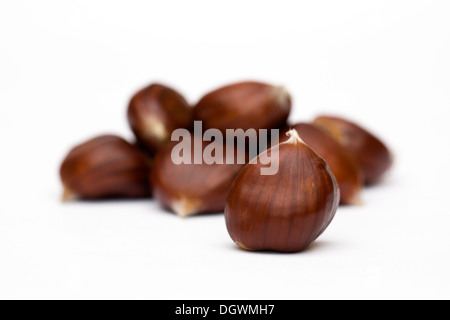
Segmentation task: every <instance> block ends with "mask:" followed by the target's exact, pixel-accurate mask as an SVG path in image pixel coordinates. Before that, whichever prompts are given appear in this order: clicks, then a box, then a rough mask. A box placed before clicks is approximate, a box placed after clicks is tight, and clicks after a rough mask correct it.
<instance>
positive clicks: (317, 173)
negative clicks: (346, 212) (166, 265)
mask: <svg viewBox="0 0 450 320" xmlns="http://www.w3.org/2000/svg"><path fill="white" fill-rule="evenodd" d="M289 135H290V136H291V138H290V139H289V140H288V141H287V142H284V143H281V144H279V145H277V146H275V147H273V148H272V149H269V150H268V151H266V152H270V153H272V152H278V153H279V171H278V173H277V174H275V175H261V170H260V169H261V166H263V165H261V164H260V161H259V158H260V157H261V156H262V155H264V153H263V154H261V155H260V156H258V158H256V159H254V160H252V161H251V162H250V163H249V164H247V165H246V166H245V167H244V168H243V169H242V171H241V172H240V173H239V175H238V176H237V178H236V180H235V182H234V184H233V186H232V187H231V190H230V193H229V195H228V199H227V205H226V208H225V218H226V224H227V228H228V232H229V234H230V236H231V238H232V239H233V240H234V241H235V242H236V243H237V244H238V245H239V246H240V247H242V248H244V249H247V250H269V251H279V252H298V251H302V250H305V249H306V248H307V247H308V246H309V245H310V244H311V243H312V242H313V241H314V240H316V239H317V238H318V237H319V236H320V235H321V234H322V233H323V232H324V231H325V229H326V228H327V227H328V226H329V224H330V223H331V221H332V220H333V218H334V216H335V213H336V210H337V207H338V205H339V187H338V184H337V182H336V179H335V177H334V175H333V173H332V172H331V170H330V169H329V167H328V165H327V164H326V162H325V161H324V160H323V159H322V158H321V157H319V156H318V155H317V154H316V153H315V152H314V151H313V150H312V149H311V148H309V147H308V146H307V145H305V144H304V143H303V141H302V140H301V139H300V137H299V136H298V133H297V131H295V130H292V131H289ZM261 163H263V162H261Z"/></svg>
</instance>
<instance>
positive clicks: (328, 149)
mask: <svg viewBox="0 0 450 320" xmlns="http://www.w3.org/2000/svg"><path fill="white" fill-rule="evenodd" d="M290 128H292V129H295V130H297V132H298V134H299V135H300V138H301V139H302V140H303V141H304V142H305V143H306V144H307V145H308V146H309V147H311V148H312V149H313V150H314V151H315V152H316V153H317V154H318V155H319V156H321V157H322V158H323V159H324V160H325V161H326V163H327V164H328V166H329V167H330V169H331V171H332V172H333V174H334V176H335V177H336V180H337V182H338V184H339V189H340V192H341V204H359V202H360V193H361V190H362V188H363V183H364V182H363V176H362V172H361V171H360V170H359V167H358V165H357V164H356V162H355V160H354V159H353V157H352V156H351V155H350V154H349V153H348V152H347V150H345V148H344V147H342V146H341V145H340V144H339V143H338V142H337V141H336V140H334V139H333V137H331V136H330V135H329V134H328V133H327V132H325V131H324V130H322V129H321V128H319V127H317V126H315V125H312V124H308V123H298V124H294V125H292V126H290ZM288 131H289V129H285V130H284V132H282V133H281V134H280V139H281V141H286V140H288V137H287V136H286V133H287V132H288Z"/></svg>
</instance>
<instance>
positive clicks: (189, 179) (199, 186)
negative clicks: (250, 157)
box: [152, 134, 244, 217]
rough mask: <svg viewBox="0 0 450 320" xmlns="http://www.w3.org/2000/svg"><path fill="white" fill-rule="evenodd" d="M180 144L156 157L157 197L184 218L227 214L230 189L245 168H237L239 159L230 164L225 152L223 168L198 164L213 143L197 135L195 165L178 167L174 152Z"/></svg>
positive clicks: (192, 140)
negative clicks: (198, 146) (226, 208)
mask: <svg viewBox="0 0 450 320" xmlns="http://www.w3.org/2000/svg"><path fill="white" fill-rule="evenodd" d="M196 143H197V144H198V145H200V146H201V147H200V148H199V152H196V151H195V146H194V145H195V144H196ZM177 144H178V142H171V143H170V144H169V145H168V146H167V147H166V148H164V149H162V150H160V151H159V152H158V154H157V156H156V159H155V163H154V166H153V170H152V185H153V193H154V197H155V198H156V199H157V200H158V202H159V203H160V204H161V205H163V206H164V207H166V208H168V209H170V210H171V211H173V212H175V213H176V214H177V215H178V216H180V217H187V216H191V215H195V214H200V213H218V212H223V211H224V208H225V202H226V198H227V195H228V192H229V190H230V186H231V184H232V183H233V181H234V179H235V177H236V175H237V174H238V173H239V171H240V170H241V169H242V168H243V166H244V165H243V164H237V163H236V161H235V159H231V160H230V161H228V163H233V164H226V163H227V158H226V152H225V151H224V153H223V164H217V163H214V164H211V165H209V164H206V163H205V162H203V163H202V164H194V157H195V154H197V155H198V157H199V158H200V159H202V153H203V151H204V150H205V148H206V147H207V146H209V145H210V142H205V141H203V140H202V138H201V137H197V136H195V135H193V134H192V135H191V150H192V152H191V164H184V163H182V164H179V165H177V164H175V163H174V162H173V161H172V151H173V150H174V148H175V147H176V145H177ZM235 154H237V151H236V150H235Z"/></svg>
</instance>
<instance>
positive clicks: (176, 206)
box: [171, 198, 198, 218]
mask: <svg viewBox="0 0 450 320" xmlns="http://www.w3.org/2000/svg"><path fill="white" fill-rule="evenodd" d="M197 208H198V202H197V201H193V200H190V199H185V198H182V199H179V200H175V201H173V202H172V205H171V209H172V210H173V212H175V213H176V215H177V216H179V217H180V218H188V217H190V216H193V215H195V214H197Z"/></svg>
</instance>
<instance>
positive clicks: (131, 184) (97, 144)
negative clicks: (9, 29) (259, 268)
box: [60, 82, 393, 252]
mask: <svg viewBox="0 0 450 320" xmlns="http://www.w3.org/2000/svg"><path fill="white" fill-rule="evenodd" d="M291 104H292V99H291V96H290V95H289V93H288V92H287V91H286V90H285V89H284V88H282V87H276V86H272V85H269V84H265V83H259V82H241V83H236V84H232V85H229V86H226V87H223V88H220V89H217V90H215V91H213V92H211V93H209V94H207V95H205V96H204V97H203V98H202V99H200V101H199V102H198V103H197V104H196V105H195V106H194V107H191V106H190V105H189V104H188V103H187V101H186V100H185V99H184V98H183V96H181V95H180V94H179V93H178V92H176V91H175V90H173V89H171V88H168V87H166V86H163V85H160V84H153V85H150V86H148V87H146V88H144V89H142V90H140V91H139V92H137V93H136V94H135V95H134V96H133V97H132V99H131V101H130V103H129V106H128V121H129V124H130V126H131V129H132V131H133V133H134V135H135V137H136V140H135V141H133V142H128V141H126V140H124V139H123V138H121V137H118V136H115V135H103V136H99V137H96V138H94V139H92V140H89V141H87V142H85V143H83V144H81V145H79V146H77V147H75V148H74V149H72V150H71V151H70V153H69V154H68V155H67V157H66V158H65V159H64V161H63V163H62V166H61V169H60V175H61V180H62V183H63V186H64V196H63V198H64V200H70V199H90V200H92V199H105V198H149V197H151V196H152V195H153V196H154V198H155V199H156V200H157V201H158V202H159V203H160V204H161V205H162V206H163V207H164V208H166V209H168V210H170V211H172V212H174V213H176V214H178V215H179V216H182V217H187V216H191V215H195V214H206V213H217V212H223V211H225V219H226V225H227V228H228V231H229V234H230V236H231V238H232V239H233V240H234V241H235V242H236V243H237V244H238V245H239V246H240V247H242V248H244V249H247V250H269V251H279V252H298V251H302V250H304V249H306V248H307V247H308V246H309V245H310V244H311V243H312V242H313V241H314V240H316V239H317V238H318V237H319V236H320V235H321V234H322V233H323V232H324V231H325V229H326V228H327V227H328V226H329V224H330V223H331V221H332V220H333V218H334V216H335V213H336V210H337V208H338V205H339V204H344V205H353V204H358V203H360V193H361V190H362V189H363V187H364V186H365V185H373V184H375V183H377V182H379V181H380V180H381V179H382V177H383V176H384V174H385V173H386V172H387V171H388V170H389V168H390V167H391V165H392V162H393V160H392V154H391V153H390V151H389V150H388V148H387V147H386V146H385V144H384V143H383V142H381V141H380V140H379V139H378V138H377V137H375V136H374V135H373V134H371V133H370V132H368V131H367V130H366V129H364V128H362V127H361V126H359V125H357V124H355V123H353V122H351V121H348V120H346V119H342V118H338V117H332V116H320V117H318V118H316V119H315V120H314V121H312V122H310V123H297V124H289V123H288V117H289V115H290V112H291ZM194 121H201V123H202V127H203V130H208V129H218V130H220V131H221V132H222V133H223V134H224V135H225V134H226V132H227V130H228V129H234V130H236V129H243V130H244V131H246V130H248V129H255V130H260V129H267V130H272V129H279V130H280V132H281V134H280V138H281V139H280V143H279V144H276V145H271V146H269V147H268V148H266V149H265V150H259V155H258V157H256V158H253V159H251V158H250V157H248V158H247V160H246V163H236V162H233V163H229V162H227V161H223V163H220V161H219V163H212V164H206V163H197V164H196V163H195V162H192V164H186V163H181V164H175V163H174V162H173V161H172V157H171V156H172V153H173V150H174V148H176V146H177V144H178V143H179V142H177V141H172V138H171V137H172V133H173V132H174V131H175V130H176V129H186V130H189V132H191V133H190V136H191V139H190V141H191V143H192V147H193V148H192V150H195V152H203V151H204V150H205V149H206V148H208V146H209V144H210V143H212V142H208V141H205V140H204V139H203V137H202V136H199V135H196V134H194V132H193V124H194ZM224 143H226V141H225V142H224ZM194 145H195V147H194ZM199 146H200V148H199ZM275 151H276V152H277V153H278V159H276V161H278V162H277V166H278V173H276V174H273V175H262V174H261V170H260V169H261V167H262V166H263V165H264V164H263V163H262V162H261V161H258V158H260V157H263V156H267V155H268V154H271V153H273V152H275ZM195 152H192V154H191V156H192V158H194V157H195ZM226 156H227V155H226V154H223V157H224V158H225V157H226ZM224 160H225V159H224Z"/></svg>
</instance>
